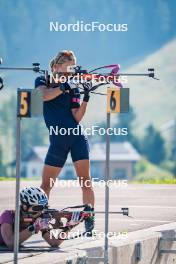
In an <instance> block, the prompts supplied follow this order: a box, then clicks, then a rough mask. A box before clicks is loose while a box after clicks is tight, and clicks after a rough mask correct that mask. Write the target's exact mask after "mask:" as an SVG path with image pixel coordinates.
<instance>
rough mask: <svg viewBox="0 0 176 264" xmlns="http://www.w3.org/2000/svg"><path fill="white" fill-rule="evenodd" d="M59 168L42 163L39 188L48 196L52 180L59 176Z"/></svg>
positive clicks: (52, 183)
mask: <svg viewBox="0 0 176 264" xmlns="http://www.w3.org/2000/svg"><path fill="white" fill-rule="evenodd" d="M61 170H62V168H61V167H54V166H50V165H47V164H45V165H44V168H43V174H42V184H41V188H42V189H43V190H44V191H45V192H46V194H47V195H48V197H49V194H50V191H51V189H52V187H53V185H54V182H55V181H56V178H57V177H58V176H59V173H60V172H61Z"/></svg>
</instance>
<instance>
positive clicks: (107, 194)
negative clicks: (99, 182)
mask: <svg viewBox="0 0 176 264" xmlns="http://www.w3.org/2000/svg"><path fill="white" fill-rule="evenodd" d="M109 127H110V113H107V128H109ZM109 161H110V136H109V135H108V134H106V173H105V183H106V185H105V241H104V264H108V263H109V252H108V246H109V245H108V242H109V241H108V232H109V186H108V184H107V183H108V181H109Z"/></svg>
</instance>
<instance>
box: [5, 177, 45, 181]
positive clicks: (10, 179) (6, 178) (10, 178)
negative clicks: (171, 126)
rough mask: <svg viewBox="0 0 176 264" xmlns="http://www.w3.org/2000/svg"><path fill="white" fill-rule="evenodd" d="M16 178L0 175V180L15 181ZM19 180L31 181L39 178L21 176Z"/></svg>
mask: <svg viewBox="0 0 176 264" xmlns="http://www.w3.org/2000/svg"><path fill="white" fill-rule="evenodd" d="M15 180H16V178H12V177H0V181H15ZM20 180H22V181H32V180H41V179H40V178H35V179H33V178H32V179H30V178H24V177H22V178H21V179H20Z"/></svg>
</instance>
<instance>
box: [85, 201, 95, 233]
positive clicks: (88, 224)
mask: <svg viewBox="0 0 176 264" xmlns="http://www.w3.org/2000/svg"><path fill="white" fill-rule="evenodd" d="M84 211H94V208H92V207H91V206H90V205H86V206H85V208H84ZM94 225H95V217H94V213H92V214H91V216H90V217H89V218H87V219H86V220H85V230H86V236H87V237H92V236H93V229H94Z"/></svg>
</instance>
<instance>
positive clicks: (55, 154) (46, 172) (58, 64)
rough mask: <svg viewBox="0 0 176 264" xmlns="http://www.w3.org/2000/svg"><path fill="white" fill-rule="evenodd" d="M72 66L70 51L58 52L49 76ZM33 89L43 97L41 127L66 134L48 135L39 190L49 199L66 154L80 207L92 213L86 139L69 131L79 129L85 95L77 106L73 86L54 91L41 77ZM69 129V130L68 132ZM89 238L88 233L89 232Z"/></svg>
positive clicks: (76, 90) (77, 95) (77, 94)
mask: <svg viewBox="0 0 176 264" xmlns="http://www.w3.org/2000/svg"><path fill="white" fill-rule="evenodd" d="M73 65H76V57H75V55H74V53H73V52H72V51H61V52H59V53H58V55H57V56H56V57H55V58H54V59H53V60H52V61H51V62H50V68H51V72H52V75H53V76H56V75H57V74H60V73H63V72H64V73H65V72H67V69H68V67H69V66H73ZM35 88H36V89H39V90H40V91H42V93H43V115H44V120H45V124H46V126H47V128H48V130H49V131H50V132H51V128H58V131H59V130H60V129H61V128H64V129H66V130H67V131H70V133H66V134H64V135H63V134H62V135H61V134H59V133H58V135H56V134H54V133H50V135H49V139H50V146H49V149H48V152H47V155H46V158H45V164H44V168H43V174H42V184H41V188H42V189H43V190H44V191H45V192H46V194H47V195H48V197H49V194H50V191H51V189H52V186H53V185H51V179H52V181H53V182H54V181H55V180H56V178H57V177H58V175H59V174H60V172H61V170H62V168H63V166H64V164H65V162H66V159H67V155H68V154H69V153H70V154H71V158H72V161H73V164H74V168H75V171H76V174H77V176H78V178H79V182H80V183H81V184H80V185H81V188H82V196H83V203H84V204H90V205H91V206H92V210H94V192H93V188H92V184H91V176H90V161H89V143H88V139H87V137H86V136H85V135H84V134H82V133H79V134H78V135H75V134H74V133H73V132H72V131H73V130H71V129H70V128H72V129H73V128H77V127H78V128H79V131H80V132H81V125H80V121H81V120H82V118H83V117H84V115H85V112H86V108H87V103H88V101H89V93H88V92H87V93H85V95H84V98H83V101H82V102H81V103H80V91H79V88H78V86H77V85H76V84H72V86H71V84H69V83H62V84H61V83H60V84H58V85H57V86H56V87H54V88H49V87H47V83H46V79H45V78H44V77H43V76H41V77H38V78H37V79H36V80H35ZM68 129H69V130H68ZM86 225H87V226H86V230H91V229H93V227H94V218H91V219H90V220H89V221H87V222H86ZM90 235H91V232H90Z"/></svg>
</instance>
